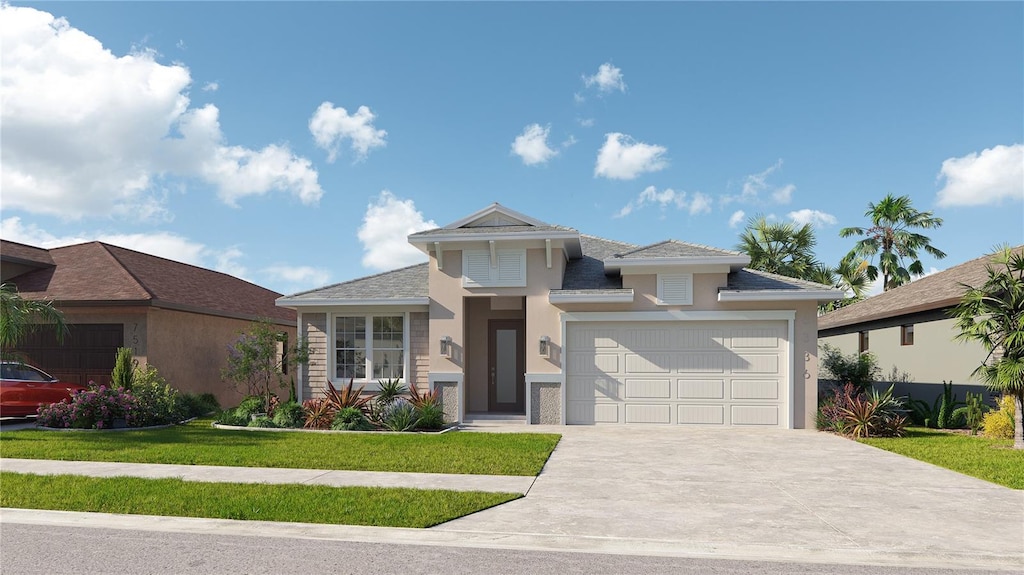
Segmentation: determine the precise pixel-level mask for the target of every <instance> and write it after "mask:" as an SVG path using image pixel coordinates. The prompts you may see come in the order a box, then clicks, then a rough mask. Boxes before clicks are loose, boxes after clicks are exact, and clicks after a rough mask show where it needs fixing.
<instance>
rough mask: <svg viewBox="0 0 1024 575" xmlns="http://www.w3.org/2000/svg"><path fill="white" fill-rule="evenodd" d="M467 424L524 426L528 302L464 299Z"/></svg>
mask: <svg viewBox="0 0 1024 575" xmlns="http://www.w3.org/2000/svg"><path fill="white" fill-rule="evenodd" d="M464 304H465V307H464V309H465V311H466V314H465V333H466V345H465V348H466V349H465V358H466V365H465V374H466V381H465V389H466V416H465V417H466V419H467V420H481V421H482V420H485V419H489V418H495V417H501V418H508V417H514V418H518V419H516V420H521V421H525V415H526V383H525V374H526V353H525V338H526V298H524V297H467V298H465V302H464Z"/></svg>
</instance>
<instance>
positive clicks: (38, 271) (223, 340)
mask: <svg viewBox="0 0 1024 575" xmlns="http://www.w3.org/2000/svg"><path fill="white" fill-rule="evenodd" d="M0 272H2V281H3V282H4V283H12V284H14V285H16V286H17V288H18V291H19V292H20V293H21V296H22V297H24V298H27V299H46V300H52V301H53V302H54V303H55V305H56V307H57V308H58V309H60V310H61V311H62V312H63V313H64V316H65V318H66V319H67V321H68V323H69V324H70V333H69V334H68V336H67V337H66V338H65V339H64V342H63V344H58V343H57V340H56V337H55V334H54V332H53V329H52V328H44V329H40V330H37V331H36V332H35V333H34V334H33V335H32V336H30V337H29V338H28V340H27V341H25V342H23V343H22V345H20V346H19V350H18V351H20V352H21V353H23V354H24V355H25V356H27V359H28V361H29V362H30V363H33V364H34V365H37V366H38V367H40V368H42V369H44V370H45V371H47V372H49V373H50V374H51V375H53V376H55V377H59V378H61V379H62V380H65V381H73V382H78V383H83V384H84V383H87V382H88V381H90V380H91V381H95V382H97V383H106V382H109V381H110V372H111V369H112V368H113V366H114V357H115V354H116V351H117V348H118V347H130V348H131V349H132V351H133V353H134V354H135V357H136V358H137V359H138V360H139V363H140V364H142V365H145V364H149V365H153V366H155V367H156V368H157V369H158V370H159V371H160V373H161V375H163V376H164V377H165V378H166V379H167V381H168V383H170V384H171V385H173V386H174V387H175V388H177V389H179V390H181V391H185V392H197V393H204V392H210V393H213V394H215V395H216V396H217V399H218V400H219V401H220V402H221V403H222V404H223V405H235V404H237V403H238V401H239V400H240V399H241V398H242V397H243V395H240V394H239V393H237V392H236V391H235V390H234V389H233V388H232V387H231V386H230V385H229V384H228V383H225V382H223V381H221V377H220V374H221V368H223V367H225V366H226V365H227V347H228V345H229V344H231V343H232V342H233V341H234V340H235V339H236V338H237V336H238V332H240V331H242V330H245V329H246V328H247V327H248V326H249V324H250V323H251V322H252V321H253V320H256V319H258V318H268V319H270V320H271V321H272V322H273V323H274V324H275V325H276V326H277V327H278V328H279V329H280V330H282V331H284V332H286V333H288V334H290V335H289V338H291V339H292V340H293V341H294V338H295V312H293V311H291V310H287V309H283V308H280V307H277V306H276V305H274V301H275V299H276V298H278V297H279V296H280V295H281V294H279V293H276V292H273V291H270V290H268V289H264V288H261V287H259V286H257V285H254V284H251V283H249V282H247V281H243V280H240V279H238V278H235V277H232V276H229V275H227V274H223V273H220V272H215V271H212V270H208V269H203V268H199V267H195V266H191V265H188V264H183V263H180V262H175V261H171V260H167V259H164V258H160V257H156V256H152V255H149V254H144V253H140V252H136V251H132V250H129V249H125V248H120V247H117V246H112V245H109V244H104V243H101V242H90V243H85V244H78V245H73V246H67V247H62V248H54V249H50V250H45V249H41V248H37V247H33V246H27V245H24V244H19V243H15V242H9V241H5V240H0ZM242 391H243V393H244V390H242Z"/></svg>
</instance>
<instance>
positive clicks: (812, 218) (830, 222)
mask: <svg viewBox="0 0 1024 575" xmlns="http://www.w3.org/2000/svg"><path fill="white" fill-rule="evenodd" d="M786 217H787V218H789V219H791V220H793V223H795V224H797V225H799V226H803V225H806V224H811V225H812V226H814V227H816V228H821V227H825V226H834V225H836V224H837V223H839V220H837V219H836V217H835V216H833V215H832V214H827V213H825V212H821V211H818V210H811V209H808V208H804V209H802V210H797V211H795V212H789V213H788V214H786Z"/></svg>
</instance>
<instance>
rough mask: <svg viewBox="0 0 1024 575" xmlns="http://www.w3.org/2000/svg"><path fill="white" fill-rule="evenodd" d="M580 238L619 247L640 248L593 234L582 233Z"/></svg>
mask: <svg viewBox="0 0 1024 575" xmlns="http://www.w3.org/2000/svg"><path fill="white" fill-rule="evenodd" d="M580 237H581V238H589V239H592V240H598V241H601V242H608V243H610V244H619V245H623V246H630V247H634V248H635V247H638V246H637V245H636V244H634V243H631V242H623V241H619V240H612V239H608V238H602V237H601V236H595V235H593V234H584V233H580Z"/></svg>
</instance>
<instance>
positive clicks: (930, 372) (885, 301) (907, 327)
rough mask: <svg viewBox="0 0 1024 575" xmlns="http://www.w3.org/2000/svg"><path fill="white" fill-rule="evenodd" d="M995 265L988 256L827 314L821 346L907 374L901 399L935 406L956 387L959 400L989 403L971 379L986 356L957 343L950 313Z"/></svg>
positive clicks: (821, 320) (978, 347)
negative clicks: (970, 396)
mask: <svg viewBox="0 0 1024 575" xmlns="http://www.w3.org/2000/svg"><path fill="white" fill-rule="evenodd" d="M1014 249H1015V250H1020V249H1024V246H1019V247H1017V248H1014ZM991 263H992V256H991V255H985V256H982V257H980V258H976V259H973V260H970V261H968V262H965V263H962V264H960V265H958V266H954V267H951V268H949V269H947V270H943V271H941V272H938V273H934V274H932V275H929V276H925V277H923V278H921V279H918V280H915V281H913V282H910V283H909V284H905V285H902V286H900V287H898V288H895V289H892V290H889V291H887V292H884V293H881V294H878V295H876V296H873V297H870V298H868V299H866V300H864V301H861V302H858V303H856V304H853V305H850V306H847V307H844V308H840V309H838V310H836V311H833V312H830V313H827V314H825V315H823V316H821V317H820V318H818V340H819V341H820V342H821V343H823V344H826V343H827V344H830V345H832V346H835V347H837V348H839V349H840V350H841V351H842V352H843V353H846V354H852V353H858V352H864V351H870V352H871V353H873V354H874V355H875V357H876V358H877V359H878V364H879V367H881V368H882V371H883V372H884V373H883V375H884V376H886V377H887V376H888V374H889V371H890V370H891V369H892V367H893V366H895V367H896V368H898V370H899V371H901V372H906V373H908V374H909V375H910V377H911V378H912V379H913V383H912V384H902V383H897V384H896V386H895V390H894V391H895V393H896V394H897V395H907V394H908V393H909V394H910V395H911V396H912V397H913V398H914V399H923V400H924V401H926V402H928V403H929V404H930V403H931V402H932V401H933V400H934V398H935V397H936V396H937V395H938V394H940V393H941V392H942V387H941V384H942V382H943V381H952V382H953V384H954V385H953V389H954V392H955V393H956V394H957V399H959V400H963V399H964V397H965V395H966V392H968V391H971V392H974V393H982V394H983V395H985V396H986V397H989V393H988V391H987V388H986V387H985V386H984V385H982V382H981V381H980V380H978V379H976V378H975V377H973V376H972V375H971V372H973V371H974V369H975V368H976V367H977V366H978V365H980V364H981V362H982V361H984V360H985V357H986V352H985V350H984V349H983V348H982V347H981V345H979V344H977V343H974V342H958V341H955V340H954V338H955V337H956V335H957V333H959V331H958V330H957V329H956V325H955V323H956V321H955V320H954V319H952V318H950V317H949V314H948V312H949V310H950V309H952V308H953V306H955V305H956V304H957V303H959V302H960V298H961V297H962V296H963V294H964V291H965V290H964V288H963V286H962V285H961V284H966V285H969V286H973V287H979V286H981V285H982V284H984V283H985V280H986V279H987V277H988V275H987V272H986V267H987V265H988V264H991ZM879 385H880V386H881V385H884V386H885V387H888V383H885V384H879Z"/></svg>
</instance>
